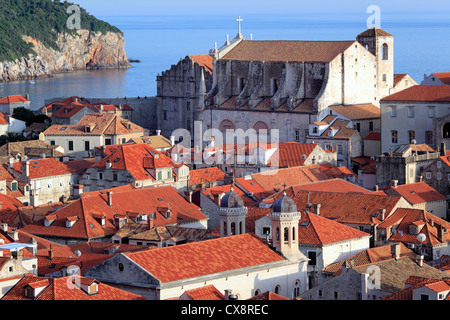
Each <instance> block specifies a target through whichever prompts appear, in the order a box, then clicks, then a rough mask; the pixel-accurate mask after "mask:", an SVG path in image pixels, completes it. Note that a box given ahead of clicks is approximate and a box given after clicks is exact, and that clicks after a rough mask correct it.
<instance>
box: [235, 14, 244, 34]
mask: <svg viewBox="0 0 450 320" xmlns="http://www.w3.org/2000/svg"><path fill="white" fill-rule="evenodd" d="M236 21H237V23H238V36H241V22H242V21H244V20H243V19H241V16H238V18H237V19H236Z"/></svg>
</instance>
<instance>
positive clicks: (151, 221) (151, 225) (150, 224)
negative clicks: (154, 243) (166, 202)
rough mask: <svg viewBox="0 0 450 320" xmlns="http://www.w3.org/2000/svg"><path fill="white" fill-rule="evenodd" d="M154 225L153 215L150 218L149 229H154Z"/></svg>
mask: <svg viewBox="0 0 450 320" xmlns="http://www.w3.org/2000/svg"><path fill="white" fill-rule="evenodd" d="M153 225H154V219H153V218H152V217H149V218H148V229H149V230H150V229H152V228H153Z"/></svg>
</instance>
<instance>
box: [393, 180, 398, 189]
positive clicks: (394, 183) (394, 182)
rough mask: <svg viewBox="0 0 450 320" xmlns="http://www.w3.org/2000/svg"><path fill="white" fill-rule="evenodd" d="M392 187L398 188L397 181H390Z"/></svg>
mask: <svg viewBox="0 0 450 320" xmlns="http://www.w3.org/2000/svg"><path fill="white" fill-rule="evenodd" d="M392 186H393V187H394V188H397V186H398V180H392Z"/></svg>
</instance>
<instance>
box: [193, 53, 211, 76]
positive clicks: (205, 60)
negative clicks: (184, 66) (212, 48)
mask: <svg viewBox="0 0 450 320" xmlns="http://www.w3.org/2000/svg"><path fill="white" fill-rule="evenodd" d="M189 57H191V58H192V60H194V61H195V62H197V63H198V64H199V65H200V66H203V67H205V69H206V71H208V72H209V73H212V72H213V57H212V56H210V55H209V54H198V55H190V56H189Z"/></svg>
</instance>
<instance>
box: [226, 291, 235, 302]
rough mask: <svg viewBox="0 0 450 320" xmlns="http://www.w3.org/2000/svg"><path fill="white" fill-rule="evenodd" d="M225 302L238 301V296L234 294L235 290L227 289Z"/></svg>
mask: <svg viewBox="0 0 450 320" xmlns="http://www.w3.org/2000/svg"><path fill="white" fill-rule="evenodd" d="M225 300H237V296H236V295H235V294H233V290H231V289H225Z"/></svg>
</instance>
